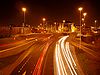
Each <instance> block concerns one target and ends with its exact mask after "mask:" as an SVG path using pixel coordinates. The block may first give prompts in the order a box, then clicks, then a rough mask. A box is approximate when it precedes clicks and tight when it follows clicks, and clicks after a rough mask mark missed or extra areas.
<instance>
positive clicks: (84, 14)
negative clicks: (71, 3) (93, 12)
mask: <svg viewBox="0 0 100 75" xmlns="http://www.w3.org/2000/svg"><path fill="white" fill-rule="evenodd" d="M86 15H87V13H83V16H84V28H85V16H86Z"/></svg>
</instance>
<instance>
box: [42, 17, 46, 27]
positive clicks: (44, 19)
mask: <svg viewBox="0 0 100 75" xmlns="http://www.w3.org/2000/svg"><path fill="white" fill-rule="evenodd" d="M42 20H43V28H45V21H46V18H42Z"/></svg>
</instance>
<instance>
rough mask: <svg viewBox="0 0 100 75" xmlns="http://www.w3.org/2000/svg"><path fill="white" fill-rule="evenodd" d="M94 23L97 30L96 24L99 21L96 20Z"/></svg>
mask: <svg viewBox="0 0 100 75" xmlns="http://www.w3.org/2000/svg"><path fill="white" fill-rule="evenodd" d="M94 22H95V28H96V23H97V20H95V21H94Z"/></svg>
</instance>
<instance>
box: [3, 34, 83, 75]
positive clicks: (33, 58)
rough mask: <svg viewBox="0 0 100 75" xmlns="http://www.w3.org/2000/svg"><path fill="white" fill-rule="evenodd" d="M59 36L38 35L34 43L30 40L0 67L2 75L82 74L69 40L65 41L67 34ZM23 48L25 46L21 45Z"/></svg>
mask: <svg viewBox="0 0 100 75" xmlns="http://www.w3.org/2000/svg"><path fill="white" fill-rule="evenodd" d="M61 36H62V35H61V34H52V35H47V36H46V34H45V36H43V37H40V36H38V37H37V39H38V38H39V39H38V40H36V41H35V42H34V44H33V42H32V40H31V42H32V45H30V47H28V48H27V49H26V50H25V51H22V53H21V52H19V53H17V54H14V55H17V56H16V59H15V60H14V61H12V63H9V64H8V65H6V66H5V67H4V68H2V69H1V71H2V73H3V74H4V75H83V74H82V73H81V72H80V69H79V67H78V66H79V65H77V63H78V62H77V61H76V59H75V57H74V55H73V54H72V52H71V50H70V48H69V42H66V39H67V38H68V36H62V37H61ZM27 38H28V37H27ZM27 45H29V44H27ZM23 48H25V46H22V49H23ZM15 51H16V50H15ZM12 54H13V53H12ZM14 55H10V56H11V58H12V59H13V58H15V56H14ZM79 72H80V73H81V74H80V73H79Z"/></svg>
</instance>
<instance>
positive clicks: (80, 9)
mask: <svg viewBox="0 0 100 75" xmlns="http://www.w3.org/2000/svg"><path fill="white" fill-rule="evenodd" d="M78 10H79V11H80V45H81V23H82V21H81V20H82V10H83V8H82V7H80V8H78Z"/></svg>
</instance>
